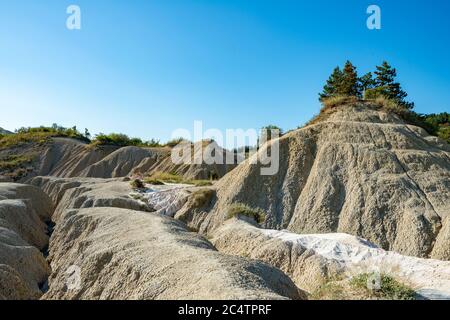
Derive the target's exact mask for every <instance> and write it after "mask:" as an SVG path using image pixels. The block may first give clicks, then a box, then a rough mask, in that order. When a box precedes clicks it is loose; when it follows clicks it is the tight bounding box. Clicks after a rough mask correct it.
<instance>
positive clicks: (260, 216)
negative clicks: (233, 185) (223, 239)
mask: <svg viewBox="0 0 450 320" xmlns="http://www.w3.org/2000/svg"><path fill="white" fill-rule="evenodd" d="M239 215H242V216H246V217H249V218H253V219H254V220H255V221H256V222H257V223H263V222H264V221H266V213H265V212H264V211H263V210H261V209H255V208H251V207H249V206H248V205H246V204H243V203H234V204H232V205H231V206H230V208H229V209H228V213H227V218H228V219H231V218H233V217H237V216H239Z"/></svg>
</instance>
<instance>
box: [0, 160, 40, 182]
mask: <svg viewBox="0 0 450 320" xmlns="http://www.w3.org/2000/svg"><path fill="white" fill-rule="evenodd" d="M35 159H36V155H35V154H22V155H9V156H5V157H2V158H0V172H2V173H3V175H5V176H7V177H10V178H11V179H12V180H14V181H18V180H20V179H21V178H23V177H25V176H26V175H27V174H28V173H29V172H30V171H32V168H31V167H30V166H31V165H32V164H33V162H34V160H35Z"/></svg>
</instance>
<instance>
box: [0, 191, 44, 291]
mask: <svg viewBox="0 0 450 320" xmlns="http://www.w3.org/2000/svg"><path fill="white" fill-rule="evenodd" d="M52 210H53V208H52V204H51V201H50V199H49V198H48V196H47V195H46V194H44V193H43V192H42V191H41V190H40V189H38V188H36V187H33V186H26V185H20V184H13V183H0V299H36V298H39V297H40V296H41V295H42V293H43V292H42V291H41V288H42V286H44V284H45V282H46V280H47V277H48V276H49V274H50V268H49V266H48V264H47V261H46V260H45V258H44V255H43V254H42V252H41V251H44V249H45V248H46V247H47V246H48V240H49V238H48V234H47V226H46V224H45V222H46V221H48V220H50V216H51V213H52Z"/></svg>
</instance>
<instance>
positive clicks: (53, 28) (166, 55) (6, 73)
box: [0, 0, 450, 141]
mask: <svg viewBox="0 0 450 320" xmlns="http://www.w3.org/2000/svg"><path fill="white" fill-rule="evenodd" d="M70 4H76V5H79V6H80V8H81V14H82V16H81V20H82V29H81V30H79V31H70V30H68V29H67V28H66V26H65V24H66V19H67V16H68V15H67V14H66V8H67V7H68V6H69V5H70ZM370 4H377V5H379V6H380V7H381V10H382V29H381V30H379V31H371V30H368V29H367V28H366V19H367V17H368V15H367V14H366V9H367V7H368V6H369V5H370ZM449 15H450V1H444V0H442V1H421V0H420V1H419V0H416V1H414V0H409V1H408V0H396V1H381V0H372V1H365V0H348V1H324V0H315V1H299V0H298V1H268V0H267V1H265V0H241V1H236V0H158V1H157V0H148V1H138V0H133V1H126V0H71V1H65V0H48V1H45V0H41V1H35V0H28V1H25V0H14V1H13V0H8V1H6V0H0V109H1V117H0V127H4V128H7V129H10V130H12V129H15V128H18V127H20V126H36V125H41V124H44V125H51V124H52V123H55V122H56V123H59V124H61V125H64V126H73V125H77V126H78V128H80V129H84V128H85V127H86V128H89V129H90V131H91V133H98V132H104V133H109V132H124V133H127V134H129V135H131V136H138V137H142V138H144V139H150V138H158V139H161V140H162V141H165V140H167V139H169V138H170V136H171V134H172V132H173V131H174V130H175V129H177V128H186V129H189V130H192V129H193V123H194V120H202V121H203V123H204V127H205V128H218V129H221V130H225V129H226V128H243V129H247V128H260V127H261V126H263V125H266V124H276V125H279V126H281V127H282V128H283V129H291V128H295V127H297V126H298V125H301V124H303V123H304V122H306V121H307V120H308V119H310V118H311V117H312V116H313V115H314V114H316V113H317V112H318V111H319V108H320V105H319V103H318V101H317V94H318V92H319V91H321V89H322V86H323V84H324V82H325V80H326V79H327V77H328V76H329V74H330V72H331V71H332V69H333V68H334V67H335V66H336V65H338V64H343V63H344V62H345V60H347V59H350V60H351V61H352V62H353V63H354V64H355V65H357V66H358V68H359V71H360V72H361V73H362V72H367V71H371V70H372V69H374V67H375V65H376V64H380V63H381V61H383V60H388V61H389V62H391V64H392V65H394V66H395V67H396V68H397V70H398V73H399V80H400V81H401V83H402V84H403V86H404V88H405V89H406V91H407V92H408V93H409V94H410V99H411V100H413V101H415V102H416V105H417V107H416V111H418V112H423V113H431V112H443V111H449V109H450V90H449V89H450V59H449V56H450V54H449V52H450V42H449V38H450V37H449V33H450V19H448V16H449Z"/></svg>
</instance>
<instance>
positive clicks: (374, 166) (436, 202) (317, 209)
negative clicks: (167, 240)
mask: <svg viewBox="0 0 450 320" xmlns="http://www.w3.org/2000/svg"><path fill="white" fill-rule="evenodd" d="M278 141H279V144H280V146H279V147H280V166H279V171H278V173H277V174H276V175H273V176H262V175H261V174H260V169H261V165H259V164H258V165H252V164H251V163H250V161H246V162H244V163H243V164H241V165H240V166H238V167H237V168H236V169H234V170H233V171H232V172H231V173H229V174H228V175H226V176H225V177H224V178H223V179H221V181H220V182H219V184H218V192H217V198H218V201H217V203H216V205H215V207H214V209H213V210H212V212H211V214H209V215H208V216H207V217H206V219H205V221H204V222H203V224H202V226H201V230H202V231H203V232H211V231H212V230H214V229H215V228H218V227H219V226H220V225H221V224H222V223H223V222H224V221H225V220H226V217H227V210H228V207H229V206H230V205H231V204H232V203H235V202H240V203H244V204H248V205H250V206H252V207H255V208H260V209H263V210H264V211H266V212H267V217H266V221H265V223H264V224H263V226H264V227H266V228H271V229H288V230H289V231H291V232H295V233H333V232H342V233H348V234H352V235H355V236H359V237H362V238H365V239H368V240H369V241H371V242H373V243H375V244H377V245H379V246H380V247H382V248H384V249H386V250H393V251H397V252H399V253H402V254H407V255H413V256H417V257H430V256H431V257H433V258H437V259H444V260H449V259H450V255H449V253H448V250H446V248H448V241H449V240H448V239H449V234H448V230H449V228H448V220H447V219H448V218H447V217H448V215H449V214H450V206H449V204H450V201H449V199H450V187H449V186H450V153H449V151H450V147H449V146H448V145H447V144H445V142H443V141H441V140H439V139H437V138H436V137H431V136H430V135H428V134H427V133H426V132H425V131H424V130H423V129H421V128H418V127H414V126H411V125H406V124H405V123H404V122H403V121H402V120H400V119H399V118H398V117H397V116H395V115H393V114H389V113H385V112H383V111H380V110H377V109H375V108H374V107H372V106H371V105H370V104H357V105H350V106H342V107H340V108H336V110H335V111H334V113H332V114H331V115H330V117H329V118H328V119H326V120H325V121H322V122H318V123H316V124H314V125H311V126H307V127H305V128H303V129H300V130H296V131H293V132H290V133H288V134H286V135H285V136H283V137H282V138H280V139H279V140H278ZM268 147H270V144H269V145H266V146H265V147H263V148H262V149H261V150H260V151H259V152H266V149H267V148H268Z"/></svg>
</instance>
